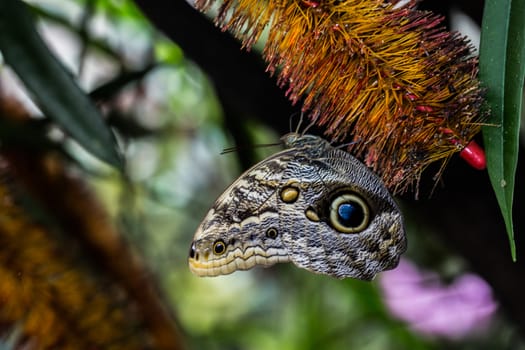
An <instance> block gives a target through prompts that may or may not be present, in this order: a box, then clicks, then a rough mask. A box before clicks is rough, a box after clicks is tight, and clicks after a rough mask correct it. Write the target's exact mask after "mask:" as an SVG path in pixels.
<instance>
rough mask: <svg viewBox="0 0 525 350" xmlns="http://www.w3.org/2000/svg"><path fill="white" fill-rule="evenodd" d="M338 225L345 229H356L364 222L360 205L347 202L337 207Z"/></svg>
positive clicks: (363, 214)
mask: <svg viewBox="0 0 525 350" xmlns="http://www.w3.org/2000/svg"><path fill="white" fill-rule="evenodd" d="M337 218H338V220H339V223H340V224H341V225H343V226H345V227H358V226H360V225H361V224H363V221H364V220H365V213H364V210H363V207H362V206H361V205H360V203H356V202H353V201H348V202H345V203H341V204H340V205H339V206H338V207H337Z"/></svg>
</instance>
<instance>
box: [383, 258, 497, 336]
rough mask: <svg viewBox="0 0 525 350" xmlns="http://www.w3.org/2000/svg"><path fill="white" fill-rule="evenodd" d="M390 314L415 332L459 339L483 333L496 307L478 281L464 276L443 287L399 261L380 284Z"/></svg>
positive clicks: (433, 277)
mask: <svg viewBox="0 0 525 350" xmlns="http://www.w3.org/2000/svg"><path fill="white" fill-rule="evenodd" d="M379 284H380V286H381V289H382V293H383V296H384V300H385V303H386V305H387V307H388V309H389V310H390V312H391V313H392V314H393V315H394V316H395V317H397V318H399V319H401V320H403V321H405V322H407V323H408V324H409V326H410V328H412V329H413V330H414V331H416V332H418V333H421V334H424V335H428V336H439V337H444V338H449V339H460V338H463V337H465V336H468V335H471V334H474V333H478V332H481V331H483V330H485V329H486V328H487V327H488V325H489V323H490V320H491V319H492V317H493V315H494V313H495V311H496V309H497V303H496V301H495V300H494V298H493V296H492V290H491V288H490V286H489V285H488V284H487V282H485V281H484V280H483V279H482V278H481V277H479V276H477V275H475V274H472V273H466V274H463V275H461V276H459V277H458V278H456V279H455V280H454V281H453V282H452V283H451V284H449V285H445V284H444V283H443V282H442V281H441V280H440V279H439V276H438V275H437V274H436V273H433V272H429V271H424V270H421V269H419V268H418V267H416V266H415V265H414V264H413V263H411V262H409V261H407V260H406V259H402V260H401V262H400V263H399V266H398V268H397V269H394V270H392V271H387V272H384V273H383V274H382V276H381V278H380V280H379Z"/></svg>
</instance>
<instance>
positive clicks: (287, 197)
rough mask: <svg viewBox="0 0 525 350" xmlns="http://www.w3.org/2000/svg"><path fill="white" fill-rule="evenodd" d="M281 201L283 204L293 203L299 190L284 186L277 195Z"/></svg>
mask: <svg viewBox="0 0 525 350" xmlns="http://www.w3.org/2000/svg"><path fill="white" fill-rule="evenodd" d="M279 195H280V197H281V200H282V201H283V202H285V203H289V204H290V203H294V202H295V201H296V200H297V197H299V189H298V188H297V187H294V186H285V187H283V189H282V190H281V193H280V194H279Z"/></svg>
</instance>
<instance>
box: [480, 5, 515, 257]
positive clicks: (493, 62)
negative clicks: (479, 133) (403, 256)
mask: <svg viewBox="0 0 525 350" xmlns="http://www.w3.org/2000/svg"><path fill="white" fill-rule="evenodd" d="M524 18H525V0H487V1H486V3H485V10H484V16H483V28H482V35H481V47H480V77H481V80H482V81H483V83H484V84H485V86H486V87H487V90H488V92H487V101H488V103H489V105H490V108H491V119H490V120H489V123H490V124H491V126H487V127H485V128H484V129H483V136H484V140H485V147H486V151H487V160H488V172H489V176H490V180H491V182H492V186H493V188H494V191H495V194H496V197H497V200H498V203H499V206H500V208H501V212H502V214H503V218H504V220H505V225H506V229H507V234H508V236H509V242H510V249H511V254H512V258H513V260H516V246H515V242H514V227H513V220H512V205H513V197H514V182H515V174H516V167H517V161H518V146H519V144H518V143H519V123H520V114H521V105H522V93H523V83H524V74H525V70H524V68H525V26H524V25H523V19H524Z"/></svg>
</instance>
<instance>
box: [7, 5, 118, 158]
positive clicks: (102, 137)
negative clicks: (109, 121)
mask: <svg viewBox="0 0 525 350" xmlns="http://www.w3.org/2000/svg"><path fill="white" fill-rule="evenodd" d="M0 33H1V34H0V51H1V52H2V55H3V56H4V59H5V61H6V62H7V63H8V64H9V65H10V66H11V67H12V68H13V70H14V71H15V72H16V73H17V74H18V76H19V77H20V79H21V80H22V81H23V82H24V84H25V85H26V87H27V88H28V90H29V91H31V93H32V94H33V96H34V98H35V100H36V101H35V102H36V103H37V104H38V106H39V107H40V109H41V110H42V111H43V112H44V114H45V115H46V116H48V117H49V118H52V119H53V120H54V121H55V122H56V123H57V124H59V125H60V126H61V127H62V128H63V129H64V131H66V132H67V133H68V135H69V136H71V137H72V138H73V139H74V140H75V141H77V142H78V143H79V144H80V145H81V146H82V147H84V148H85V149H86V150H87V151H89V152H90V153H92V154H93V155H94V156H96V157H98V158H99V159H101V160H103V161H105V162H107V163H109V164H111V165H114V166H116V167H117V168H122V158H121V157H120V154H119V152H118V149H117V146H116V142H115V138H114V136H113V134H112V133H111V130H110V129H109V127H108V126H107V125H106V124H105V123H104V120H103V118H102V115H101V114H100V112H99V111H98V109H97V108H96V107H95V106H94V104H93V103H92V102H91V100H90V99H89V97H88V96H87V95H86V94H85V93H84V92H83V91H82V90H81V89H80V88H79V87H78V85H77V84H76V82H75V81H74V79H73V78H72V77H71V75H70V74H69V73H68V72H67V71H66V70H65V68H64V67H63V66H62V65H61V64H60V63H59V61H58V60H57V59H56V58H55V57H54V56H53V54H52V53H51V52H50V51H49V49H48V47H47V46H46V45H45V44H44V42H43V41H42V38H41V37H40V36H39V34H38V33H37V32H36V30H35V27H34V23H33V20H32V18H31V13H30V12H29V11H28V9H27V7H26V5H25V4H24V3H22V2H21V1H20V0H1V1H0Z"/></svg>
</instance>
